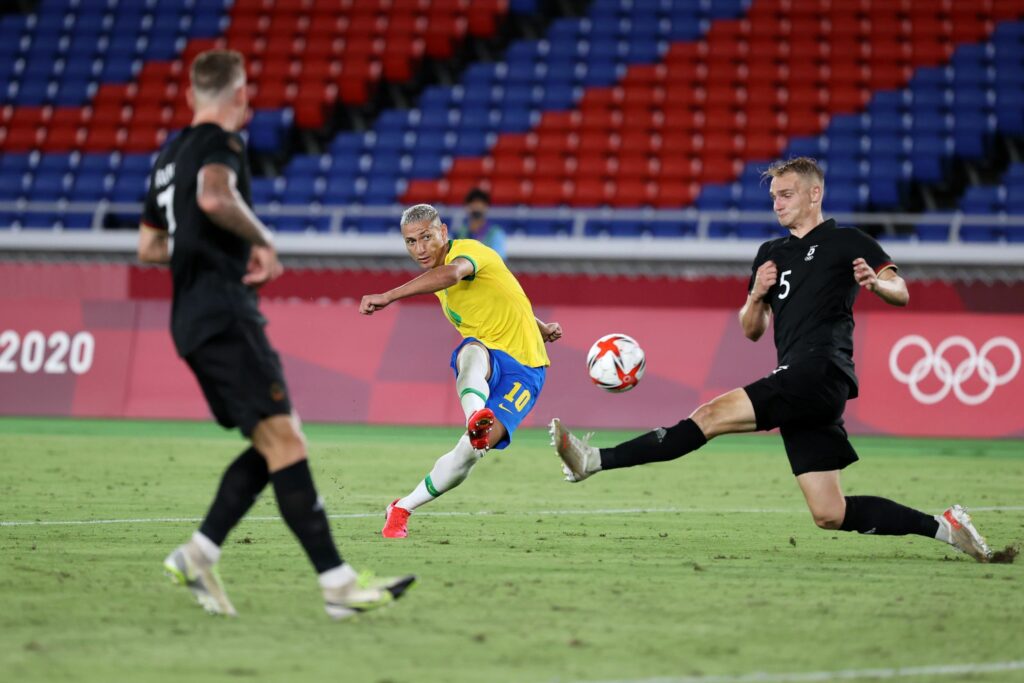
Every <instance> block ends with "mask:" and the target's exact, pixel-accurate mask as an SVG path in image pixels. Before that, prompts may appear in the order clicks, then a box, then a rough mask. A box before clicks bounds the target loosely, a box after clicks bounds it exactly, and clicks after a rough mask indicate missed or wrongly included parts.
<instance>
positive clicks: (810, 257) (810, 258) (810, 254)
mask: <svg viewBox="0 0 1024 683" xmlns="http://www.w3.org/2000/svg"><path fill="white" fill-rule="evenodd" d="M817 248H818V245H817V244H812V245H811V248H810V249H808V250H807V256H804V261H813V260H814V250H815V249H817Z"/></svg>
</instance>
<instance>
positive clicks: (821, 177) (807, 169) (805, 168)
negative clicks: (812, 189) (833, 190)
mask: <svg viewBox="0 0 1024 683" xmlns="http://www.w3.org/2000/svg"><path fill="white" fill-rule="evenodd" d="M787 173H796V174H797V175H798V176H800V177H802V178H805V179H807V180H810V181H812V182H817V183H818V185H821V187H822V189H824V188H825V173H824V171H822V170H821V166H818V162H817V161H815V160H814V159H812V158H811V157H794V158H792V159H779V160H778V161H776V162H774V163H773V164H772V165H771V166H769V167H768V168H767V169H766V170H765V172H764V173H762V174H761V177H762V178H778V177H779V176H781V175H785V174H787Z"/></svg>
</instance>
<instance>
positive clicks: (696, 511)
mask: <svg viewBox="0 0 1024 683" xmlns="http://www.w3.org/2000/svg"><path fill="white" fill-rule="evenodd" d="M971 510H972V511H975V512H1020V511H1024V505H992V506H988V507H973V508H971ZM806 512H807V511H806V510H803V509H797V508H792V509H783V508H723V509H712V508H673V507H666V508H606V509H598V510H527V511H525V512H524V511H511V512H499V511H494V510H480V511H477V512H460V511H450V512H445V511H436V512H430V511H423V512H417V513H416V516H417V517H480V516H486V515H491V516H495V517H535V516H538V515H539V516H558V515H565V516H568V515H645V514H690V515H761V514H783V515H796V514H806ZM382 515H383V513H381V512H350V513H342V514H335V515H328V516H329V517H330V518H331V519H363V518H365V517H381V516H382ZM246 519H247V520H249V521H252V522H276V521H279V520H280V519H281V518H280V517H278V516H276V515H270V516H258V515H253V516H249V517H246ZM201 521H202V518H200V517H138V518H126V519H57V520H45V519H27V520H13V521H0V527H13V526H88V525H95V524H178V523H190V522H201Z"/></svg>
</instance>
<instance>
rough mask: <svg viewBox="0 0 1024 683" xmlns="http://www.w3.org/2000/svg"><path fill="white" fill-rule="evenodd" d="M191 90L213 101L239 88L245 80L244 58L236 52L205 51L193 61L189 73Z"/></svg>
mask: <svg viewBox="0 0 1024 683" xmlns="http://www.w3.org/2000/svg"><path fill="white" fill-rule="evenodd" d="M189 77H190V79H191V81H192V90H193V91H194V92H195V93H196V95H198V96H199V97H202V98H204V99H215V98H217V97H219V96H221V95H223V94H225V93H226V92H227V91H229V90H233V89H234V88H237V87H239V86H240V85H241V84H242V82H243V81H244V79H245V58H244V57H242V53H241V52H237V51H236V50H207V51H206V52H201V53H200V54H199V55H198V56H197V57H196V58H195V59H194V60H193V61H192V68H191V70H190V71H189Z"/></svg>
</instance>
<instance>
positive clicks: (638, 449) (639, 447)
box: [601, 418, 708, 470]
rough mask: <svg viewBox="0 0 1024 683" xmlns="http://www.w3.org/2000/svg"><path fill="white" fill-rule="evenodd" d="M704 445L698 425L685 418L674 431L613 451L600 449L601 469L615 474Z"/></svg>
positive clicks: (651, 434) (656, 432)
mask: <svg viewBox="0 0 1024 683" xmlns="http://www.w3.org/2000/svg"><path fill="white" fill-rule="evenodd" d="M707 442H708V440H707V437H705V436H704V432H702V431H700V427H698V426H697V423H696V422H694V421H693V420H691V419H689V418H687V419H685V420H683V421H682V422H680V423H679V424H677V425H676V426H675V427H669V428H668V429H664V428H658V429H655V430H654V431H653V432H647V433H646V434H643V435H641V436H638V437H636V438H635V439H633V440H632V441H626V442H625V443H620V444H619V445H618V446H615V447H614V448H602V449H601V469H603V470H614V469H616V468H619V467H633V466H634V465H643V464H644V463H647V462H662V461H665V460H674V459H676V458H679V457H681V456H684V455H686V454H687V453H689V452H690V451H695V450H697V449H698V448H700V447H701V446H703V445H704V444H706V443H707Z"/></svg>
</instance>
